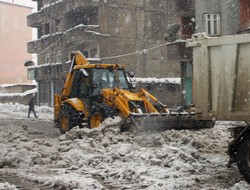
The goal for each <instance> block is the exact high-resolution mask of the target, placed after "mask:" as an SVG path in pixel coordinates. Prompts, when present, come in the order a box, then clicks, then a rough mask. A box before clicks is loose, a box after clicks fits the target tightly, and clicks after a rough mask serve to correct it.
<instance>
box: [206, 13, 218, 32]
mask: <svg viewBox="0 0 250 190" xmlns="http://www.w3.org/2000/svg"><path fill="white" fill-rule="evenodd" d="M204 23H205V32H206V33H207V35H209V36H218V35H220V34H221V27H220V25H221V18H220V14H204Z"/></svg>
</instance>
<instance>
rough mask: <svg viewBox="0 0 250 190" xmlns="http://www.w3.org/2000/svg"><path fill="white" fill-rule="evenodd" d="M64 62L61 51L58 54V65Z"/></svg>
mask: <svg viewBox="0 0 250 190" xmlns="http://www.w3.org/2000/svg"><path fill="white" fill-rule="evenodd" d="M61 62H62V53H61V51H58V52H56V63H61Z"/></svg>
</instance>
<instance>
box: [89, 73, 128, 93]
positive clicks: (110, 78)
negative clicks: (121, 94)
mask: <svg viewBox="0 0 250 190" xmlns="http://www.w3.org/2000/svg"><path fill="white" fill-rule="evenodd" d="M93 82H94V83H96V84H97V89H98V90H99V91H100V89H104V88H113V87H114V86H116V87H118V88H121V89H128V88H129V86H128V82H127V80H126V76H125V73H124V70H115V69H93Z"/></svg>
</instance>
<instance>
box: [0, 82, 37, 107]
mask: <svg viewBox="0 0 250 190" xmlns="http://www.w3.org/2000/svg"><path fill="white" fill-rule="evenodd" d="M32 97H35V100H36V85H7V86H6V85H1V86H0V103H9V102H12V103H19V104H24V105H27V104H28V102H29V100H30V99H31V98H32Z"/></svg>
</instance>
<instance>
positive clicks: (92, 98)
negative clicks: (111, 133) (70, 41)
mask: <svg viewBox="0 0 250 190" xmlns="http://www.w3.org/2000/svg"><path fill="white" fill-rule="evenodd" d="M131 77H133V76H132V75H131V74H129V73H128V72H126V71H125V67H124V66H123V65H119V64H101V63H89V62H88V61H87V59H86V58H85V57H84V55H83V54H82V53H81V52H80V51H77V52H74V53H72V54H71V67H70V70H69V72H68V74H67V76H66V80H65V82H64V85H63V89H62V94H61V95H58V94H55V98H54V100H55V105H54V108H55V109H54V114H55V115H54V122H55V125H56V126H58V127H59V128H60V130H61V132H62V133H65V132H67V131H69V130H70V129H72V128H73V127H75V126H79V127H83V126H87V127H89V128H95V127H98V126H99V125H100V124H101V123H102V122H103V121H104V120H105V119H106V118H108V117H114V116H120V117H121V118H122V122H121V129H122V130H132V131H138V130H148V129H150V130H152V129H153V130H155V129H171V128H175V129H176V128H197V127H198V128H199V127H210V126H213V123H212V122H211V121H202V122H199V121H196V120H195V119H194V114H195V112H193V111H192V107H190V108H188V109H184V110H183V109H182V110H180V109H179V110H171V109H168V108H167V106H166V105H164V104H163V103H161V102H160V101H159V100H158V99H157V98H156V97H154V96H153V95H152V94H150V93H149V92H147V91H146V90H144V89H141V90H140V91H139V92H134V91H133V89H134V88H133V83H132V80H131Z"/></svg>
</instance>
